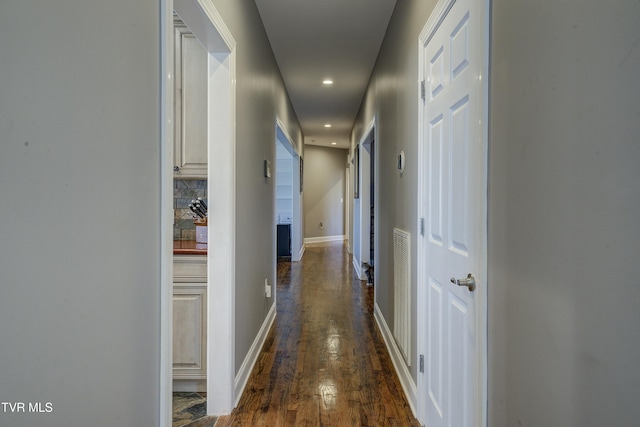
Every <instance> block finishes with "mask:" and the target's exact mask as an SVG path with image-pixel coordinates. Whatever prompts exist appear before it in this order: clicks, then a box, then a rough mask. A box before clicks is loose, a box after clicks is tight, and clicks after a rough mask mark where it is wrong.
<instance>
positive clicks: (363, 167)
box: [353, 117, 380, 282]
mask: <svg viewBox="0 0 640 427" xmlns="http://www.w3.org/2000/svg"><path fill="white" fill-rule="evenodd" d="M376 129H377V126H376V117H374V118H373V119H372V120H371V121H370V122H369V124H368V125H367V127H366V128H365V130H364V132H363V133H362V136H361V137H360V140H359V142H358V146H359V147H360V148H359V154H360V159H359V161H358V165H359V168H358V170H357V171H354V173H359V176H358V180H359V182H360V185H359V186H358V187H359V199H358V200H357V201H354V208H353V215H354V217H356V218H357V219H356V218H354V229H356V230H355V231H356V233H354V234H355V236H354V240H355V239H358V243H357V244H356V246H355V248H356V249H355V251H354V255H355V256H354V257H353V265H354V268H355V270H356V274H357V275H358V277H359V278H360V280H366V279H367V276H366V274H365V272H364V270H363V269H362V262H363V260H368V259H369V257H370V249H371V212H370V207H369V201H370V200H371V185H370V184H371V177H372V176H373V181H374V182H373V188H374V194H373V196H374V200H380V199H379V195H378V192H379V184H378V174H377V173H376V171H377V169H378V165H377V163H378V162H379V158H378V157H379V156H375V158H374V162H375V164H374V165H373V170H371V160H370V154H369V149H368V148H366V147H365V146H366V145H368V144H370V143H371V141H374V150H375V145H376V143H377V139H378V137H377V135H376ZM356 202H357V203H356ZM373 216H374V218H377V217H378V204H375V205H374V212H373ZM378 225H379V223H378V221H376V222H375V224H374V243H373V244H374V248H376V247H377V246H378V239H379V232H378ZM378 254H379V251H377V250H375V249H374V254H373V256H374V260H373V263H374V265H376V264H378ZM373 272H374V282H375V281H376V277H375V275H376V269H375V268H374V270H373Z"/></svg>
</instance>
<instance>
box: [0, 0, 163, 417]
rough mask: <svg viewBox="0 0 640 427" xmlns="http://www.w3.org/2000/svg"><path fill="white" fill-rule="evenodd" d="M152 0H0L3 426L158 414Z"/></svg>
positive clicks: (155, 15) (155, 6) (155, 21)
mask: <svg viewBox="0 0 640 427" xmlns="http://www.w3.org/2000/svg"><path fill="white" fill-rule="evenodd" d="M159 8H160V6H159V2H158V1H156V0H141V1H136V2H129V1H123V0H113V1H109V2H103V1H90V2H78V1H75V0H51V1H41V2H31V1H27V2H25V1H22V0H3V1H2V2H1V3H0V40H2V42H1V43H0V57H1V58H2V60H1V61H0V195H1V196H0V197H1V198H2V202H1V203H0V218H2V225H0V288H1V289H2V295H1V296H0V401H2V402H24V403H29V402H31V403H42V404H45V403H46V402H50V403H51V404H52V406H51V409H52V410H53V412H51V413H18V414H13V415H12V414H10V413H5V412H3V410H2V408H1V407H0V425H2V426H12V427H15V426H29V427H32V426H47V427H49V426H51V427H55V426H60V427H66V426H83V425H85V426H87V425H92V426H113V425H120V426H143V425H145V426H152V425H158V422H159V411H160V408H159V392H158V390H159V387H160V386H159V376H160V366H159V365H160V364H159V361H160V355H159V348H160V276H159V274H160V262H161V260H160V250H159V247H160V211H159V206H160V178H159V177H160V143H159V141H160V135H159V129H160V120H159V117H160V108H159V107H160V101H159V93H160V91H159V87H160V86H159V76H160V71H159V64H160V57H159V54H160V46H159V31H160V30H159ZM136 204H142V205H143V206H145V207H146V209H145V212H144V214H136V213H135V212H134V210H133V209H132V208H129V207H131V206H134V205H136ZM43 408H44V409H46V407H44V406H43ZM27 409H28V407H27Z"/></svg>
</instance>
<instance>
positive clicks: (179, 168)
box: [173, 17, 209, 179]
mask: <svg viewBox="0 0 640 427" xmlns="http://www.w3.org/2000/svg"><path fill="white" fill-rule="evenodd" d="M174 36H175V39H174V46H175V51H174V76H175V79H174V82H175V94H174V100H175V121H174V129H175V135H174V151H173V152H174V155H173V157H174V163H173V171H174V177H175V178H197V179H206V178H207V74H208V72H207V61H208V56H209V54H208V53H207V51H206V50H205V48H204V46H202V44H201V43H200V42H199V41H198V39H197V38H196V37H195V36H194V35H193V34H192V33H191V31H190V30H189V28H187V27H186V26H185V25H184V23H182V21H180V20H179V18H177V17H176V18H175V19H174Z"/></svg>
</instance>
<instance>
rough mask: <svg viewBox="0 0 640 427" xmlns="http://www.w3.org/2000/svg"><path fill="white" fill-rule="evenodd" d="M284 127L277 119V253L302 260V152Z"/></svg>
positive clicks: (279, 255) (279, 256)
mask: <svg viewBox="0 0 640 427" xmlns="http://www.w3.org/2000/svg"><path fill="white" fill-rule="evenodd" d="M284 129H285V128H284V124H283V123H282V122H281V121H280V120H279V119H278V120H276V137H275V152H276V168H275V170H276V179H275V188H276V190H275V223H276V256H277V257H278V258H281V257H285V258H286V257H288V259H289V260H291V261H300V259H301V258H302V252H303V251H304V246H303V239H302V232H301V230H302V225H301V224H302V221H301V218H300V216H301V211H302V209H301V205H300V203H301V197H300V193H301V190H302V189H301V185H300V155H299V153H298V152H297V150H296V148H295V147H294V145H293V142H292V139H291V137H289V135H288V134H287V133H286V131H285V130H284ZM273 283H275V282H273Z"/></svg>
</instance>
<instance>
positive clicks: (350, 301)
mask: <svg viewBox="0 0 640 427" xmlns="http://www.w3.org/2000/svg"><path fill="white" fill-rule="evenodd" d="M277 275H278V285H277V309H278V311H277V316H276V320H275V324H274V326H273V327H272V329H271V331H270V332H269V335H268V338H267V340H266V343H265V345H264V348H263V350H262V353H261V354H260V356H259V359H258V361H257V363H256V366H255V367H254V370H253V372H252V374H251V377H250V378H249V382H248V384H247V387H246V388H245V391H244V394H243V395H242V398H241V399H240V402H239V404H238V407H237V408H236V409H235V410H234V411H233V413H232V414H231V415H229V416H226V417H220V418H219V419H218V422H217V424H216V427H224V426H265V427H267V426H268V427H272V426H419V425H420V424H419V423H418V421H417V420H416V419H415V418H414V417H413V415H412V413H411V408H410V407H409V404H408V403H407V400H406V398H405V395H404V392H403V391H402V387H401V385H400V382H399V380H398V378H397V375H396V373H395V370H394V368H393V365H392V363H391V359H390V358H389V355H388V353H387V349H386V347H385V344H384V341H383V339H382V336H381V334H380V332H379V330H378V327H377V325H376V324H375V320H374V318H373V287H367V286H366V283H365V282H361V281H360V280H358V279H357V277H356V276H355V274H354V272H353V268H352V266H351V258H350V256H349V255H348V253H347V251H346V249H345V248H344V246H343V245H342V243H339V244H337V243H333V244H324V245H317V246H310V247H307V249H306V252H305V254H304V257H303V260H302V261H301V262H299V263H291V262H279V263H278V273H277Z"/></svg>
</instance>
